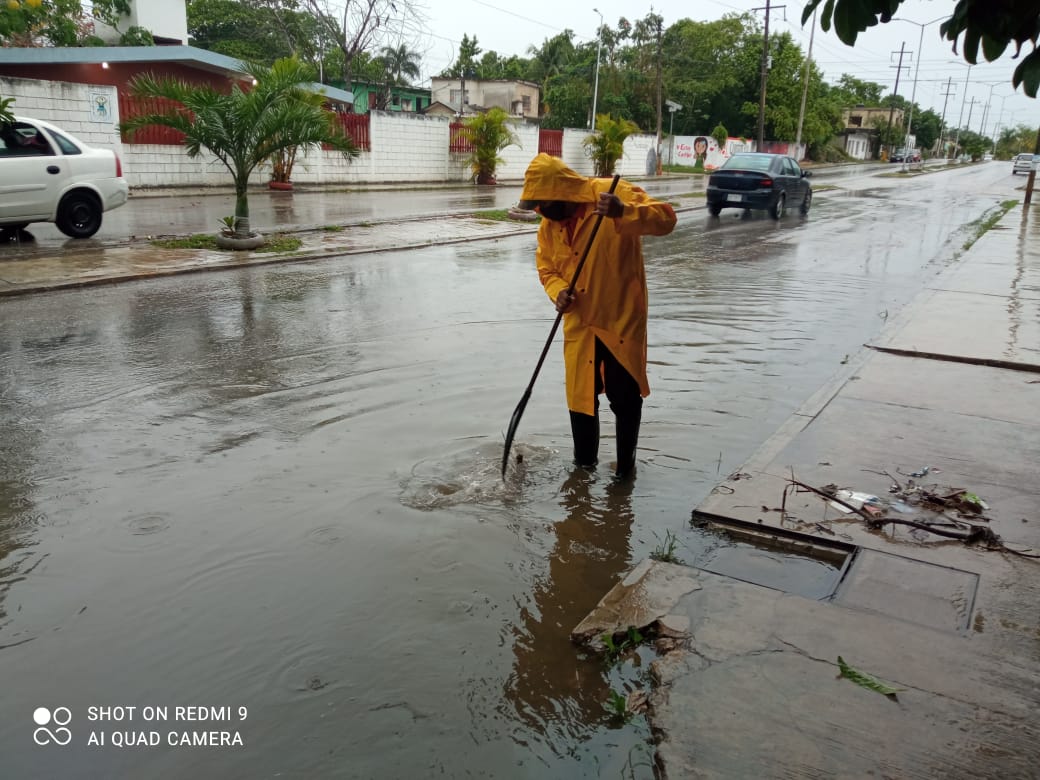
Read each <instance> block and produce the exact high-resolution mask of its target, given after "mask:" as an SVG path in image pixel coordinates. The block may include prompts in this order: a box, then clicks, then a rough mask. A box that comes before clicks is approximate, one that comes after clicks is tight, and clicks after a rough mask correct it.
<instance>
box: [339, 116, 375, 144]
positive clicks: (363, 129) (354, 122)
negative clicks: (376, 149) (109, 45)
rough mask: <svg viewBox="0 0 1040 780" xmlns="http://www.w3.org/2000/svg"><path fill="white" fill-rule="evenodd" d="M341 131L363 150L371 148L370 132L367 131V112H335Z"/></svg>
mask: <svg viewBox="0 0 1040 780" xmlns="http://www.w3.org/2000/svg"><path fill="white" fill-rule="evenodd" d="M336 118H337V119H339V124H340V127H342V128H343V132H344V133H346V134H347V135H349V136H350V138H351V140H353V141H354V143H355V144H357V147H358V149H360V150H361V151H363V152H368V151H371V150H372V134H371V133H370V132H369V127H370V125H369V121H368V120H369V115H368V114H336Z"/></svg>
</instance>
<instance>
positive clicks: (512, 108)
mask: <svg viewBox="0 0 1040 780" xmlns="http://www.w3.org/2000/svg"><path fill="white" fill-rule="evenodd" d="M430 93H431V96H432V99H433V100H434V101H435V102H439V103H442V104H444V105H446V106H451V107H452V108H453V109H454V112H455V114H456V115H457V114H459V113H461V114H463V115H466V114H467V113H469V114H472V113H474V112H475V111H477V107H480V108H482V109H485V110H486V109H488V108H501V109H503V110H504V111H505V112H506V113H507V114H509V115H510V116H514V117H519V118H521V119H539V118H540V116H541V115H540V113H539V110H540V105H541V88H540V87H539V86H538V85H537V84H534V83H532V82H530V81H509V80H507V79H489V80H486V81H482V80H480V79H462V78H457V79H456V78H450V79H446V78H440V77H437V78H433V79H431V80H430Z"/></svg>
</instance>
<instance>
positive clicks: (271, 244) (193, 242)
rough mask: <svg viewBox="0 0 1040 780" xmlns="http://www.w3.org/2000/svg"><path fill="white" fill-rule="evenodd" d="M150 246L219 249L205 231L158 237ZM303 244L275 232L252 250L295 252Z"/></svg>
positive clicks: (214, 237)
mask: <svg viewBox="0 0 1040 780" xmlns="http://www.w3.org/2000/svg"><path fill="white" fill-rule="evenodd" d="M151 243H152V246H156V247H159V248H160V249H219V248H220V247H218V246H217V239H216V236H214V235H211V234H207V233H197V234H195V235H193V236H187V237H185V238H158V239H155V240H154V241H152V242H151ZM301 246H303V241H301V240H300V239H298V238H297V237H296V236H289V235H286V234H284V233H275V234H274V235H272V236H269V237H268V239H267V243H266V244H264V245H263V246H262V247H260V248H258V249H254V250H253V251H254V252H268V253H285V252H295V251H296V250H297V249H299V248H300V247H301Z"/></svg>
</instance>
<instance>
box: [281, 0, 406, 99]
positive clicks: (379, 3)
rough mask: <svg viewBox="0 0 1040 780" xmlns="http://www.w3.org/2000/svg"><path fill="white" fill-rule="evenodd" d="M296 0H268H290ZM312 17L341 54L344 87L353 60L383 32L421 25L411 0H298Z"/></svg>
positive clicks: (369, 48) (351, 73) (286, 0)
mask: <svg viewBox="0 0 1040 780" xmlns="http://www.w3.org/2000/svg"><path fill="white" fill-rule="evenodd" d="M295 1H296V0H269V2H271V3H279V4H280V3H289V2H295ZM299 2H300V5H301V7H302V8H305V9H307V10H308V11H309V12H310V13H311V15H312V16H313V17H314V20H315V23H316V24H317V28H318V30H319V31H320V35H321V37H322V39H323V40H325V41H328V42H329V44H330V45H332V46H334V47H335V49H336V50H337V51H338V53H339V54H340V55H341V59H340V60H339V62H340V67H341V71H340V73H341V75H342V79H343V83H344V84H345V85H346V88H347V89H349V88H350V86H349V85H350V84H351V82H352V81H353V79H354V71H353V67H354V63H355V60H356V58H357V56H358V55H359V54H361V53H362V52H369V51H372V50H373V48H374V47H375V46H376V44H377V43H378V41H379V40H380V38H381V37H382V36H383V35H385V34H394V35H396V34H397V33H395V32H393V31H395V30H398V29H407V28H413V29H421V28H422V27H423V22H424V20H423V19H422V18H421V16H420V14H419V12H418V11H417V10H416V7H415V6H414V5H413V4H412V3H411V2H410V0H299Z"/></svg>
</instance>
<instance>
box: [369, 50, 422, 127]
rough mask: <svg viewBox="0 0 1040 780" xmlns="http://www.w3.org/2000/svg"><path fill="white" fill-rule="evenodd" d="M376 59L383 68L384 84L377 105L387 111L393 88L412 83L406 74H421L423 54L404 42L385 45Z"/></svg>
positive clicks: (415, 76) (415, 75)
mask: <svg viewBox="0 0 1040 780" xmlns="http://www.w3.org/2000/svg"><path fill="white" fill-rule="evenodd" d="M375 61H376V62H377V63H378V64H379V65H381V66H382V68H383V79H382V82H383V86H382V88H381V89H380V95H379V102H378V104H377V107H378V108H379V109H380V110H383V111H385V110H386V109H387V108H389V107H390V98H391V97H392V95H391V91H392V88H393V87H394V86H397V85H402V84H403V85H407V84H410V83H411V82H410V81H408V80H407V79H405V78H404V77H405V76H407V77H408V78H410V79H417V78H419V76H420V75H421V71H420V70H419V63H420V62H421V61H422V55H420V54H419V52H416V51H412V50H411V49H409V48H408V46H407V44H404V43H402V44H401V45H400V46H384V47H383V50H382V54H380V55H379V56H378V57H376V58H375Z"/></svg>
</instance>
